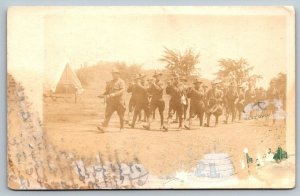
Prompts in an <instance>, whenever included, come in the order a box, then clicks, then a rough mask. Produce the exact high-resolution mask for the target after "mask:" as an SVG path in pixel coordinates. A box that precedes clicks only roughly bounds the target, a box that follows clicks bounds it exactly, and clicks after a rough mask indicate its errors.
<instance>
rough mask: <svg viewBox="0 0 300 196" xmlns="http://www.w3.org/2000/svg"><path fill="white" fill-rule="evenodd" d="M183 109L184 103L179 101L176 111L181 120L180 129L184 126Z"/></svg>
mask: <svg viewBox="0 0 300 196" xmlns="http://www.w3.org/2000/svg"><path fill="white" fill-rule="evenodd" d="M183 111H184V105H183V104H182V103H180V102H178V103H177V107H176V113H177V115H178V120H179V129H181V128H182V120H183Z"/></svg>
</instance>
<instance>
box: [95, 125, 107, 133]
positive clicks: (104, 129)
mask: <svg viewBox="0 0 300 196" xmlns="http://www.w3.org/2000/svg"><path fill="white" fill-rule="evenodd" d="M106 128H107V127H104V126H97V129H98V131H99V132H101V133H104V132H106Z"/></svg>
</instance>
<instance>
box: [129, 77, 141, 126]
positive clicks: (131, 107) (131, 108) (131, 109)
mask: <svg viewBox="0 0 300 196" xmlns="http://www.w3.org/2000/svg"><path fill="white" fill-rule="evenodd" d="M137 78H138V74H137V75H136V76H135V77H134V79H133V82H131V83H130V84H129V86H128V88H127V92H128V93H131V97H130V99H129V103H128V123H129V124H131V123H132V113H133V112H134V108H135V106H136V100H137V96H136V95H137V94H136V88H137ZM141 118H142V115H141V113H140V114H139V121H141Z"/></svg>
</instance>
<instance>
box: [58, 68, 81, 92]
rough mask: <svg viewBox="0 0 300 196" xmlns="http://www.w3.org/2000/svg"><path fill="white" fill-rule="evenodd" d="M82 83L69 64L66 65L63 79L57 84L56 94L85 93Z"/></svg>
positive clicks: (62, 75)
mask: <svg viewBox="0 0 300 196" xmlns="http://www.w3.org/2000/svg"><path fill="white" fill-rule="evenodd" d="M83 90H84V89H83V88H82V86H81V82H80V81H79V79H78V77H77V75H76V73H75V72H74V71H73V70H72V68H71V67H70V65H69V64H66V66H65V68H64V71H63V72H62V74H61V77H60V79H59V81H58V83H57V84H56V87H55V91H54V92H55V93H65V94H72V93H73V94H74V93H77V94H80V93H82V92H83Z"/></svg>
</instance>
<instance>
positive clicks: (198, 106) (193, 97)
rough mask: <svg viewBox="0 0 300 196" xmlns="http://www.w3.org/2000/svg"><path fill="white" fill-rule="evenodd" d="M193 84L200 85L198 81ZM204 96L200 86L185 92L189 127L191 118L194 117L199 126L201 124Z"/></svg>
mask: <svg viewBox="0 0 300 196" xmlns="http://www.w3.org/2000/svg"><path fill="white" fill-rule="evenodd" d="M195 83H200V84H201V83H202V82H200V81H199V80H196V81H195V82H194V84H195ZM204 96H205V92H204V90H203V89H202V87H201V86H199V87H192V88H190V89H189V90H188V92H187V97H188V98H189V99H190V113H189V127H187V126H186V128H188V129H189V128H190V127H191V125H192V118H193V117H194V115H197V116H198V118H199V120H200V126H202V124H203V115H204V109H205V105H204Z"/></svg>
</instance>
